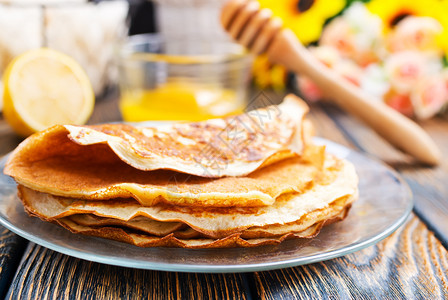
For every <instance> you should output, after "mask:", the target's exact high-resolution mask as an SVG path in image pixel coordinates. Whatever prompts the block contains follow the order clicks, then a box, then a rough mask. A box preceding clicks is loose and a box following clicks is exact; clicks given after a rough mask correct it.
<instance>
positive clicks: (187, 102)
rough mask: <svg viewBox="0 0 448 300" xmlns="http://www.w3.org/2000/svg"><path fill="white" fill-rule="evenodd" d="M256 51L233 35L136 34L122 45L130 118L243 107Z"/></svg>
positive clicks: (210, 113)
mask: <svg viewBox="0 0 448 300" xmlns="http://www.w3.org/2000/svg"><path fill="white" fill-rule="evenodd" d="M251 65H252V56H251V55H250V54H249V53H247V52H246V50H245V49H244V47H242V46H240V45H238V44H235V43H232V42H227V41H213V40H210V39H207V40H205V39H200V38H198V39H193V38H191V37H189V38H185V37H179V38H176V39H173V38H170V39H169V40H166V39H164V38H163V36H161V35H159V34H144V35H135V36H131V37H130V38H129V39H128V41H127V42H126V44H125V45H124V46H123V47H122V48H121V49H120V55H119V62H118V66H119V73H120V94H121V96H120V110H121V113H122V117H123V120H124V121H129V122H139V121H148V120H177V121H200V120H205V119H210V118H216V117H223V116H227V115H232V114H238V113H241V112H242V111H243V110H244V107H245V104H246V99H247V95H248V89H249V84H250V72H251Z"/></svg>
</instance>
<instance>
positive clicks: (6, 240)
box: [0, 226, 27, 299]
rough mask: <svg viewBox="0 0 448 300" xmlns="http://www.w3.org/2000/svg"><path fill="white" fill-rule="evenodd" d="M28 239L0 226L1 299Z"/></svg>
mask: <svg viewBox="0 0 448 300" xmlns="http://www.w3.org/2000/svg"><path fill="white" fill-rule="evenodd" d="M26 244H27V241H26V240H25V239H23V238H21V237H19V236H18V235H16V234H14V233H12V232H11V231H9V230H8V229H6V228H5V227H3V226H0V299H3V298H4V297H5V294H6V292H7V291H8V288H9V285H10V283H11V281H12V278H13V276H14V273H15V272H16V269H17V266H18V265H19V263H20V260H21V259H22V254H23V252H24V251H25V247H26Z"/></svg>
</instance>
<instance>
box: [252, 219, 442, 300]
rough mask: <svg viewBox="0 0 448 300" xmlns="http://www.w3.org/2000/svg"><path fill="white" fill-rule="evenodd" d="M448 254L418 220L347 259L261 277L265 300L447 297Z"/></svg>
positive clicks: (258, 277)
mask: <svg viewBox="0 0 448 300" xmlns="http://www.w3.org/2000/svg"><path fill="white" fill-rule="evenodd" d="M447 271H448V255H447V252H446V250H445V248H444V247H443V246H442V245H441V243H440V242H439V241H438V240H437V239H436V238H435V237H434V235H433V234H431V233H428V229H427V228H426V226H425V225H424V224H423V223H422V222H420V221H419V219H418V218H417V217H415V216H412V218H411V219H410V220H409V221H408V222H407V223H406V225H405V226H403V227H401V228H399V229H398V230H397V231H396V232H395V233H393V234H392V235H391V236H390V237H389V238H387V239H386V240H384V241H383V242H381V243H379V244H377V245H375V246H372V247H368V248H366V249H364V250H361V251H358V252H355V253H353V254H349V255H346V256H344V257H341V258H337V259H333V260H330V261H325V262H321V263H316V264H311V265H307V266H301V267H295V268H288V269H283V270H277V271H271V272H259V273H257V274H256V275H255V285H256V286H257V290H258V293H259V295H260V298H261V299H273V300H274V299H275V300H278V299H447V298H448V275H447Z"/></svg>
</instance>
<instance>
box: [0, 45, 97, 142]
mask: <svg viewBox="0 0 448 300" xmlns="http://www.w3.org/2000/svg"><path fill="white" fill-rule="evenodd" d="M3 83H4V91H3V102H4V108H3V114H4V116H5V119H6V121H7V122H8V123H9V124H10V125H11V127H12V128H13V129H14V131H15V132H17V133H18V134H20V135H22V136H28V135H30V134H32V133H34V132H37V131H41V130H44V129H45V128H47V127H50V126H52V125H55V124H76V125H81V124H85V123H86V122H87V120H88V119H89V117H90V115H91V114H92V111H93V106H94V102H95V95H94V93H93V89H92V85H91V84H90V81H89V78H88V77H87V75H86V73H85V72H84V70H83V69H82V68H81V66H80V65H79V64H78V63H77V62H76V61H75V60H74V59H72V58H71V57H69V56H67V55H65V54H62V53H60V52H57V51H55V50H51V49H47V48H41V49H35V50H31V51H28V52H25V53H24V54H22V55H20V56H18V57H16V58H15V59H14V60H13V61H12V62H11V63H10V64H9V65H8V67H7V69H6V71H5V73H4V75H3Z"/></svg>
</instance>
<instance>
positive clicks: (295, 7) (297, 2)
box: [253, 0, 346, 90]
mask: <svg viewBox="0 0 448 300" xmlns="http://www.w3.org/2000/svg"><path fill="white" fill-rule="evenodd" d="M258 2H260V6H261V7H262V8H268V9H270V10H272V13H273V15H274V16H277V17H279V18H281V19H282V21H283V25H284V27H286V28H289V29H291V30H292V31H293V32H294V33H295V34H296V35H297V37H298V38H299V40H300V41H301V42H302V43H304V44H309V43H311V42H314V41H317V40H318V39H319V37H320V35H321V33H322V28H323V26H324V24H325V21H326V20H327V19H328V18H330V17H333V16H335V15H336V14H338V13H339V12H340V11H341V10H342V9H343V8H344V7H345V4H346V0H258ZM253 74H254V81H255V84H256V85H257V86H258V87H260V88H267V87H273V88H274V89H276V90H281V89H284V88H285V85H286V78H287V76H286V75H287V72H286V69H285V68H284V67H282V66H279V65H272V64H271V63H270V62H269V61H268V59H267V57H266V56H259V57H257V58H256V60H255V63H254V67H253Z"/></svg>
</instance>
